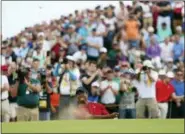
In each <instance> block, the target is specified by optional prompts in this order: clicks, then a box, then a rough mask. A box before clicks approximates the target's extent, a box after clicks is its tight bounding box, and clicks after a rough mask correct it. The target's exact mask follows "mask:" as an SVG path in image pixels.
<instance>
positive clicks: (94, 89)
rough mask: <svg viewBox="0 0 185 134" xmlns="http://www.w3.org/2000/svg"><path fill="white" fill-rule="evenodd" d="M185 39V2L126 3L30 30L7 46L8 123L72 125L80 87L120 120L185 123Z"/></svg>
mask: <svg viewBox="0 0 185 134" xmlns="http://www.w3.org/2000/svg"><path fill="white" fill-rule="evenodd" d="M74 4H75V3H74ZM15 26H16V25H15ZM184 31H185V20H184V2H183V1H159V2H158V1H157V2H156V1H152V2H148V1H133V3H132V6H126V5H124V3H123V2H121V1H120V2H119V7H118V8H115V7H114V6H113V5H109V6H107V7H102V6H101V5H98V6H97V7H95V9H86V10H83V11H78V10H75V12H74V13H71V14H69V15H68V16H61V17H60V18H59V19H55V20H51V21H50V23H46V22H43V23H41V24H36V25H34V26H33V27H26V28H25V29H24V30H23V31H21V32H20V33H19V34H17V35H15V36H14V37H12V38H8V39H6V40H3V41H2V46H1V51H0V53H1V55H0V56H1V77H0V78H1V82H2V84H1V105H2V107H1V111H2V113H1V117H2V120H1V121H4V122H9V121H33V120H59V119H66V118H67V117H66V116H63V117H61V116H60V114H61V113H63V112H64V111H65V108H66V107H68V106H69V105H70V104H74V105H75V104H76V90H77V89H78V88H79V87H83V88H85V89H86V91H87V93H88V102H93V103H101V104H102V105H104V106H105V107H106V109H107V111H108V112H109V113H113V112H118V113H119V116H118V118H120V119H124V118H184ZM65 112H66V111H65ZM62 115H65V114H62Z"/></svg>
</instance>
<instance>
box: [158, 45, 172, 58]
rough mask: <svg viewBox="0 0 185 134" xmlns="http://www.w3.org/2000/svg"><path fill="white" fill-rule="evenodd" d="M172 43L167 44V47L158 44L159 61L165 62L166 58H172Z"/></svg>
mask: <svg viewBox="0 0 185 134" xmlns="http://www.w3.org/2000/svg"><path fill="white" fill-rule="evenodd" d="M173 45H174V44H173V43H171V42H169V43H168V45H166V44H165V43H164V42H163V43H160V44H159V46H160V48H161V59H162V60H164V61H167V60H168V58H173V57H172V54H171V53H172V49H173Z"/></svg>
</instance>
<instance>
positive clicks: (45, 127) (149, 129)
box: [2, 119, 184, 133]
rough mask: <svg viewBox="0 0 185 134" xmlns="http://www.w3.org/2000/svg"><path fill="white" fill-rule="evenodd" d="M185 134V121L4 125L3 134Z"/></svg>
mask: <svg viewBox="0 0 185 134" xmlns="http://www.w3.org/2000/svg"><path fill="white" fill-rule="evenodd" d="M28 132H29V133H52V132H53V133H131V132H132V133H184V120H183V119H182V120H172V119H165V120H160V119H150V120H148V119H144V120H141V119H137V120H126V119H125V120H61V121H43V122H40V121H39V122H17V123H3V124H2V133H28Z"/></svg>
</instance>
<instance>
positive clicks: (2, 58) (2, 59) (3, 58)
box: [0, 55, 6, 66]
mask: <svg viewBox="0 0 185 134" xmlns="http://www.w3.org/2000/svg"><path fill="white" fill-rule="evenodd" d="M0 56H1V66H2V65H5V64H6V60H5V57H4V56H3V55H0Z"/></svg>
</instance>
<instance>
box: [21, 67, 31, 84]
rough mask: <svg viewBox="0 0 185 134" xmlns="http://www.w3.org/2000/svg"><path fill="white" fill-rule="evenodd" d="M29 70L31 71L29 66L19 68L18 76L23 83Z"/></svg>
mask: <svg viewBox="0 0 185 134" xmlns="http://www.w3.org/2000/svg"><path fill="white" fill-rule="evenodd" d="M29 72H30V69H29V68H25V67H20V69H19V70H18V76H19V80H20V83H21V84H22V83H24V79H25V78H28V76H29Z"/></svg>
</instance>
